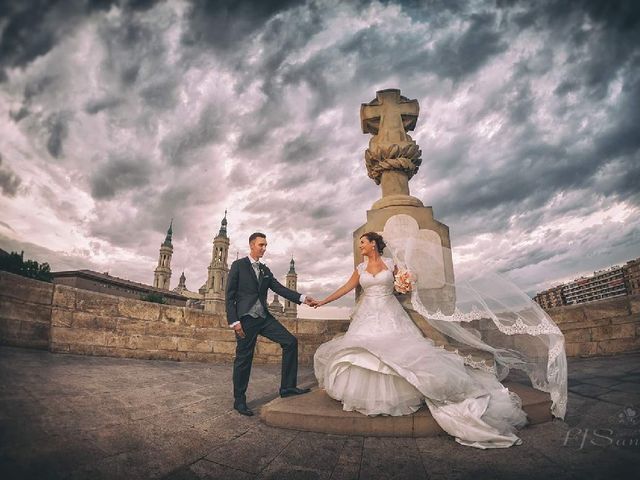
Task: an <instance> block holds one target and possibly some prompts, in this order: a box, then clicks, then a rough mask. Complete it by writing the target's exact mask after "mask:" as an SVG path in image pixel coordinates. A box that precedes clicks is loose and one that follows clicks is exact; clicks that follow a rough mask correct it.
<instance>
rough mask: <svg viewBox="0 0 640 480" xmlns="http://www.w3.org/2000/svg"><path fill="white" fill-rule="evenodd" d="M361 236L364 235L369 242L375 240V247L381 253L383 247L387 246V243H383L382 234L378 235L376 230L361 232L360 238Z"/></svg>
mask: <svg viewBox="0 0 640 480" xmlns="http://www.w3.org/2000/svg"><path fill="white" fill-rule="evenodd" d="M362 237H366V238H367V240H369V241H370V242H376V249H377V250H378V253H379V254H380V255H382V252H384V247H386V246H387V244H386V243H384V239H383V238H382V235H379V234H377V233H376V232H367V233H363V234H362V235H361V236H360V238H362Z"/></svg>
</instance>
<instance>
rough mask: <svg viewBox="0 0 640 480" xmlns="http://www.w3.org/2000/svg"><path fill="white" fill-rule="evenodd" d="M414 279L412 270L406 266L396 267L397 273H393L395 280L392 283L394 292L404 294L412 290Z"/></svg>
mask: <svg viewBox="0 0 640 480" xmlns="http://www.w3.org/2000/svg"><path fill="white" fill-rule="evenodd" d="M415 281H416V278H415V275H413V273H412V272H410V271H409V270H407V269H406V268H398V273H396V275H395V282H394V283H393V286H394V288H395V290H396V292H398V293H402V294H405V293H409V292H410V291H411V290H413V284H414V283H415Z"/></svg>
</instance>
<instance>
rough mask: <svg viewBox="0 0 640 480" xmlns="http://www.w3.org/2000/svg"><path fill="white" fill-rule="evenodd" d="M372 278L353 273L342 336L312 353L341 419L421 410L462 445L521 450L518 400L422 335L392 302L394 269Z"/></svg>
mask: <svg viewBox="0 0 640 480" xmlns="http://www.w3.org/2000/svg"><path fill="white" fill-rule="evenodd" d="M384 261H385V264H386V267H387V269H385V270H382V271H380V272H379V273H377V274H375V275H373V274H371V273H369V272H368V271H367V262H366V261H365V262H363V263H361V264H360V265H358V267H357V270H358V272H359V274H360V285H361V287H362V288H363V293H362V295H361V297H360V301H359V302H358V304H357V305H356V308H355V310H354V312H353V315H352V321H351V324H350V326H349V329H348V331H347V332H346V333H345V334H344V335H343V336H341V337H337V338H334V339H333V340H330V341H328V342H326V343H324V344H322V345H320V347H319V348H318V349H317V351H316V353H315V356H314V371H315V375H316V377H317V379H318V384H319V386H320V387H322V388H324V389H325V390H326V392H327V394H328V395H329V396H330V397H332V398H334V399H336V400H339V401H341V402H342V403H343V409H344V410H346V411H358V412H360V413H363V414H365V415H379V414H384V415H393V416H398V415H407V414H410V413H413V412H415V411H417V410H418V409H419V408H420V407H421V406H422V405H423V404H424V403H426V405H427V407H428V408H429V410H430V411H431V414H432V415H433V417H434V419H435V420H436V421H437V422H438V424H439V425H440V426H441V427H442V429H443V430H445V431H446V432H447V433H449V434H450V435H452V436H454V437H455V440H456V441H457V442H458V443H460V444H462V445H468V446H472V447H477V448H505V447H510V446H512V445H519V444H521V443H522V441H521V440H520V438H518V436H517V435H516V431H517V429H519V428H521V427H523V426H524V425H525V424H526V423H527V416H526V413H525V412H524V411H523V410H522V408H521V401H520V398H519V397H518V396H517V395H516V394H515V393H513V392H510V391H509V390H508V389H507V388H505V387H504V386H503V385H502V384H501V383H500V381H499V380H498V378H497V377H496V375H495V374H494V373H491V372H490V371H486V370H482V369H478V368H473V367H471V366H469V365H466V364H465V360H464V358H463V357H462V356H460V355H458V354H457V353H455V352H451V351H448V350H446V349H444V348H443V347H439V346H436V345H435V343H434V342H433V341H432V340H431V339H429V338H425V337H424V336H423V335H422V332H421V331H420V329H419V328H418V327H417V326H416V325H415V324H414V322H413V321H412V320H411V318H410V317H409V315H408V314H407V313H406V312H405V310H404V308H403V307H402V305H401V304H400V302H399V301H398V300H397V298H396V297H395V295H394V275H393V270H394V266H395V265H394V262H393V260H391V259H388V258H384Z"/></svg>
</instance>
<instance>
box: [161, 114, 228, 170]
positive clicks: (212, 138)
mask: <svg viewBox="0 0 640 480" xmlns="http://www.w3.org/2000/svg"><path fill="white" fill-rule="evenodd" d="M224 123H225V122H224V118H223V117H222V112H221V110H220V109H219V108H216V106H215V105H209V106H207V107H205V108H203V109H202V112H201V113H200V116H199V118H198V120H197V122H196V123H195V125H191V124H188V125H184V126H183V128H181V129H179V130H176V131H175V132H172V133H169V134H168V135H167V136H166V137H165V138H164V139H163V140H162V143H161V148H162V151H163V152H164V155H165V156H166V157H167V159H168V160H169V163H170V164H171V165H172V166H174V167H181V166H184V165H185V164H186V163H189V162H188V158H189V154H191V153H193V152H194V151H195V150H198V149H200V148H203V147H205V146H207V145H210V144H212V143H215V142H216V141H218V140H220V139H221V138H222V132H223V131H224V130H223V128H224Z"/></svg>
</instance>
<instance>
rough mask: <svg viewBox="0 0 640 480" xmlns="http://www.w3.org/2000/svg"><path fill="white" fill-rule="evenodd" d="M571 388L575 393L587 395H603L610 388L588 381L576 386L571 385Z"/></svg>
mask: <svg viewBox="0 0 640 480" xmlns="http://www.w3.org/2000/svg"><path fill="white" fill-rule="evenodd" d="M569 390H570V391H571V392H573V393H578V394H580V395H583V396H585V397H597V396H598V395H602V394H604V393H607V392H608V391H609V389H608V388H605V387H599V386H597V385H588V384H586V383H583V384H582V385H577V386H575V387H570V388H569Z"/></svg>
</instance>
